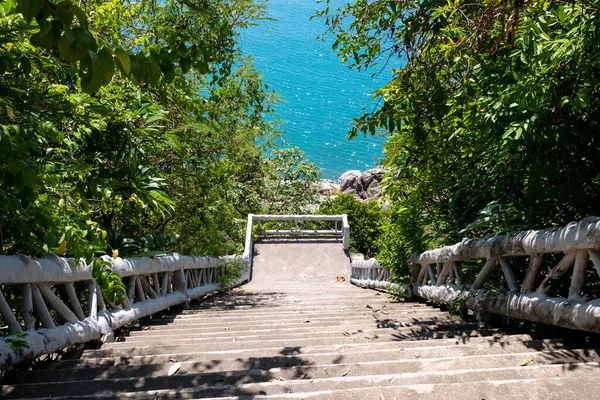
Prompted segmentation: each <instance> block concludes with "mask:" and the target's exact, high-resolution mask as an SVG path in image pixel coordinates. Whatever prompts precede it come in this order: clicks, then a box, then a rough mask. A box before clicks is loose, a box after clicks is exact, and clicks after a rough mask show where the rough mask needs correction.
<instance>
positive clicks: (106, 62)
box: [94, 48, 115, 85]
mask: <svg viewBox="0 0 600 400" xmlns="http://www.w3.org/2000/svg"><path fill="white" fill-rule="evenodd" d="M94 74H98V79H99V80H100V82H101V83H102V85H108V84H109V83H110V81H111V80H112V77H113V75H114V74H115V64H114V62H113V57H112V54H111V53H110V52H109V51H108V50H107V49H106V48H104V49H102V50H100V51H99V52H98V57H97V58H96V61H95V62H94Z"/></svg>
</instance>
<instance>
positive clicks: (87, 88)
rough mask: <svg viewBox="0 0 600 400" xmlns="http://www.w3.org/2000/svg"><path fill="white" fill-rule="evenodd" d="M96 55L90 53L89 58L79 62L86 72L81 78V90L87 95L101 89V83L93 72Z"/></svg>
mask: <svg viewBox="0 0 600 400" xmlns="http://www.w3.org/2000/svg"><path fill="white" fill-rule="evenodd" d="M96 59H97V56H96V53H94V52H92V51H90V52H89V57H86V58H84V59H83V60H81V65H82V67H83V68H84V69H85V70H86V72H84V74H83V76H82V77H81V89H82V90H83V91H84V92H85V93H88V94H93V93H96V92H97V91H98V89H100V87H102V81H101V80H100V77H99V75H98V74H97V73H96V72H95V60H96Z"/></svg>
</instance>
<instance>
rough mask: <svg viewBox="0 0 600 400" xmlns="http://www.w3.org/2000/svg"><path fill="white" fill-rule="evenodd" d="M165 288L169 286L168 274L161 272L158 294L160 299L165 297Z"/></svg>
mask: <svg viewBox="0 0 600 400" xmlns="http://www.w3.org/2000/svg"><path fill="white" fill-rule="evenodd" d="M167 286H169V272H163V276H162V283H161V292H160V295H161V296H162V297H165V296H166V295H167Z"/></svg>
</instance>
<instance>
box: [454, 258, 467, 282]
mask: <svg viewBox="0 0 600 400" xmlns="http://www.w3.org/2000/svg"><path fill="white" fill-rule="evenodd" d="M452 269H453V270H454V275H455V276H456V280H457V282H458V284H459V285H463V284H464V283H465V280H464V278H463V276H462V272H461V271H460V265H459V264H458V263H457V262H455V263H453V264H452Z"/></svg>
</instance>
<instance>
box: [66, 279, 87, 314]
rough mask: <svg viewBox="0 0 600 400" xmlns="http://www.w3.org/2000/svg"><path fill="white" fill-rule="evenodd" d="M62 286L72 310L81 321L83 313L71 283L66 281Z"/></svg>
mask: <svg viewBox="0 0 600 400" xmlns="http://www.w3.org/2000/svg"><path fill="white" fill-rule="evenodd" d="M63 287H64V288H65V292H66V293H67V297H68V298H69V303H71V307H72V308H73V312H74V313H75V315H76V316H77V318H78V319H79V320H80V321H83V320H84V319H85V314H84V313H83V309H82V308H81V304H80V303H79V299H78V298H77V293H76V292H75V287H74V286H73V283H71V282H67V283H65V284H63Z"/></svg>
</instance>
